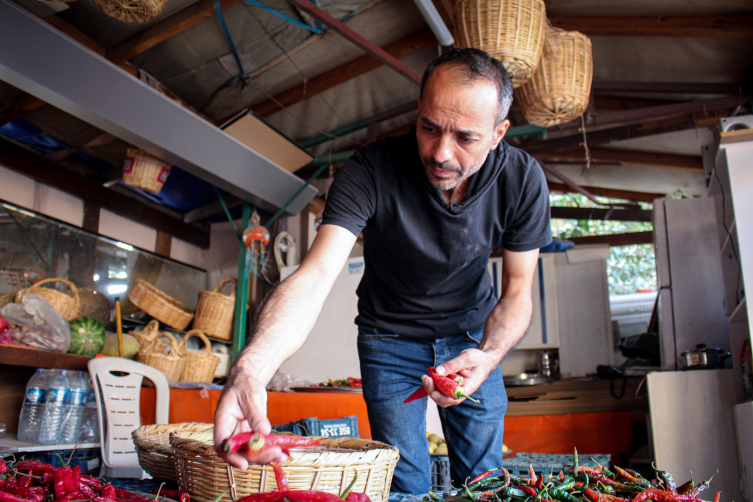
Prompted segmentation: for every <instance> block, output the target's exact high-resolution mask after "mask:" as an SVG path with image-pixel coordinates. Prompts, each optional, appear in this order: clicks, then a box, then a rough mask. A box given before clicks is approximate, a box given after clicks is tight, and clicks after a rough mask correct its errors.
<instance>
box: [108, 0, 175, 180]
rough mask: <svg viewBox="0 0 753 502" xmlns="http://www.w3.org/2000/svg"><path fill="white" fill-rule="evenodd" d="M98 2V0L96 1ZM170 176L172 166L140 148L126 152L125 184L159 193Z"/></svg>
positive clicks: (124, 166)
mask: <svg viewBox="0 0 753 502" xmlns="http://www.w3.org/2000/svg"><path fill="white" fill-rule="evenodd" d="M95 1H97V0H95ZM169 175H170V164H168V163H167V162H165V161H163V160H160V159H158V158H157V157H155V156H154V155H151V154H149V153H146V152H145V151H143V150H139V149H138V148H129V149H128V150H126V157H125V160H124V161H123V183H125V184H126V185H128V186H132V187H134V188H140V189H141V190H146V191H148V192H152V193H159V192H160V190H162V187H163V186H164V185H165V181H167V177H168V176H169Z"/></svg>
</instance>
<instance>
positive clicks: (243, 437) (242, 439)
mask: <svg viewBox="0 0 753 502" xmlns="http://www.w3.org/2000/svg"><path fill="white" fill-rule="evenodd" d="M253 435H254V433H253V432H243V433H241V434H237V435H235V436H233V437H229V438H227V439H226V440H224V441H223V442H222V443H220V449H221V450H222V451H223V452H224V453H225V454H226V455H230V454H231V453H235V452H237V451H238V450H240V449H241V448H243V447H244V446H246V445H247V444H248V442H249V441H250V440H251V438H252V437H253Z"/></svg>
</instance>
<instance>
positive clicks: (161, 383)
mask: <svg viewBox="0 0 753 502" xmlns="http://www.w3.org/2000/svg"><path fill="white" fill-rule="evenodd" d="M88 366H89V373H90V374H91V377H92V383H93V385H94V389H95V392H94V394H95V396H96V398H97V413H98V415H99V437H100V438H102V439H101V442H102V446H101V449H102V467H101V468H100V472H99V475H100V476H104V477H116V478H137V479H145V478H147V477H149V475H148V474H147V473H146V472H144V471H143V470H142V469H141V467H140V466H139V461H138V456H137V455H136V450H135V447H134V444H133V438H132V437H131V433H132V432H133V431H134V430H136V429H138V428H139V426H140V425H141V418H140V415H139V412H140V410H141V382H142V381H143V379H144V377H146V378H148V379H149V380H151V381H152V382H154V386H155V387H156V390H157V396H156V398H157V399H156V411H157V412H156V419H157V423H158V424H166V423H168V420H169V419H168V412H169V409H170V387H169V386H168V384H167V378H165V375H163V374H162V372H161V371H159V370H157V369H155V368H152V367H151V366H147V365H145V364H141V363H137V362H135V361H131V360H128V359H123V358H120V357H97V358H94V359H92V360H90V361H89V365H88ZM112 372H118V373H127V374H126V375H124V376H119V375H115V374H113V373H112Z"/></svg>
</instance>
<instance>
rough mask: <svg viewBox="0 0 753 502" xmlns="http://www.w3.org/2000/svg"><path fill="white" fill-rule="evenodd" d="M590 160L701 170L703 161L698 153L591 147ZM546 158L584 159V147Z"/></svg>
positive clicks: (560, 152) (556, 153) (555, 153)
mask: <svg viewBox="0 0 753 502" xmlns="http://www.w3.org/2000/svg"><path fill="white" fill-rule="evenodd" d="M588 151H589V153H590V155H591V160H595V161H598V162H620V163H624V164H632V165H636V166H648V167H665V168H671V169H688V170H691V171H703V161H702V160H701V156H700V155H678V154H670V153H655V152H641V151H636V150H620V149H616V148H603V147H601V148H600V147H591V148H589V149H588ZM542 157H546V158H550V159H551V158H560V159H575V160H585V150H584V149H582V148H581V149H574V150H564V151H558V152H554V153H552V154H549V155H542Z"/></svg>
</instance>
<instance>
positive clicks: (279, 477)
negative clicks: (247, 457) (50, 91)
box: [272, 462, 290, 491]
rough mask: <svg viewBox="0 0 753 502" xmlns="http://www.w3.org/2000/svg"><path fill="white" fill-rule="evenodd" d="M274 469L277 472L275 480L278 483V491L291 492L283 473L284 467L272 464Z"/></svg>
mask: <svg viewBox="0 0 753 502" xmlns="http://www.w3.org/2000/svg"><path fill="white" fill-rule="evenodd" d="M272 469H274V471H275V480H276V481H277V489H278V490H280V491H283V490H290V483H288V478H287V476H285V473H284V472H282V467H280V466H279V464H277V463H275V462H272Z"/></svg>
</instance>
